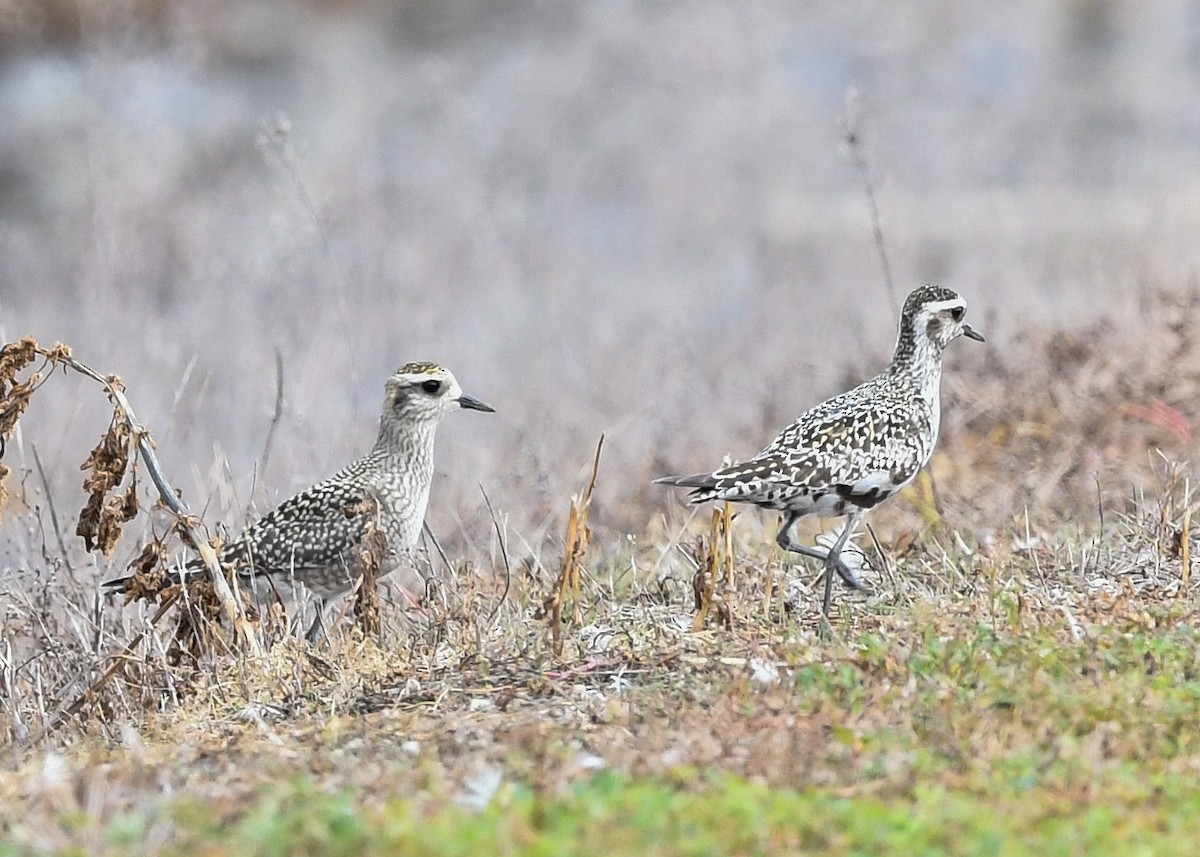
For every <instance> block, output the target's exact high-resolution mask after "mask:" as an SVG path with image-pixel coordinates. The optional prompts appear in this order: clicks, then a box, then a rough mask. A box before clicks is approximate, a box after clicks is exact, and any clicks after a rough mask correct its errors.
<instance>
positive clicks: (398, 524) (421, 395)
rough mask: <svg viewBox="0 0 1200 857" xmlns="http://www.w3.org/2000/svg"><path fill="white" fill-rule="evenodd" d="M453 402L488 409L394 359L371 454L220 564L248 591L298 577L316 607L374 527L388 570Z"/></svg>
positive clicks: (411, 523)
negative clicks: (384, 547)
mask: <svg viewBox="0 0 1200 857" xmlns="http://www.w3.org/2000/svg"><path fill="white" fill-rule="evenodd" d="M459 408H468V409H472V410H477V411H491V410H492V408H491V406H489V405H485V404H484V403H483V402H481V401H479V400H478V399H475V398H472V397H471V396H468V395H466V394H464V393H463V391H462V389H461V388H460V387H459V385H458V382H457V381H456V380H455V378H454V376H453V375H452V374H451V373H450V372H449V371H448V370H447V369H444V368H442V367H441V366H438V365H436V364H434V363H408V364H405V365H404V366H401V367H400V368H399V369H397V370H396V371H395V373H393V374H392V376H391V377H390V378H388V380H387V384H386V385H385V389H384V400H383V409H382V413H381V415H380V418H379V435H378V437H377V439H376V441H375V445H374V446H373V447H372V448H371V450H370V452H368V453H367V454H366V455H364V456H363V457H362V458H360V459H358V460H357V461H355V462H354V463H353V464H351V465H349V466H348V467H346V468H344V469H342V470H339V471H338V472H337V473H335V474H334V475H333V476H331V477H330V478H328V479H326V480H325V481H323V482H318V483H317V484H316V485H313V486H312V487H310V488H307V489H305V490H304V491H301V492H300V493H299V494H296V495H295V496H293V497H291V498H290V499H288V500H285V501H284V502H283V503H281V504H280V505H279V506H277V507H276V508H275V509H273V510H272V511H270V512H269V513H267V514H266V515H264V516H263V517H262V518H260V519H259V520H258V521H256V522H255V523H253V524H251V525H250V526H249V527H247V528H246V530H245V531H244V532H243V533H242V534H241V535H240V536H238V537H237V538H236V539H233V540H231V541H230V542H228V543H227V544H225V545H224V547H223V548H222V549H221V552H220V554H219V559H220V562H221V564H222V565H232V566H233V567H234V568H236V569H237V571H238V574H239V577H240V579H241V580H242V582H243V584H244V585H245V586H247V587H250V588H251V589H256V588H261V585H262V584H267V585H269V586H271V587H274V588H276V589H279V588H283V589H285V590H290V589H291V588H292V587H293V585H294V584H299V585H301V586H303V587H305V588H306V589H308V590H309V591H311V592H312V593H313V595H315V596H316V598H317V599H318V601H319V603H320V605H322V606H323V604H324V602H325V600H326V599H328V598H331V597H334V596H337V595H340V594H342V593H344V592H347V591H348V590H349V589H350V588H351V587H352V586H353V585H354V581H355V579H356V577H357V575H358V574H359V571H358V569H357V566H358V561H357V558H358V556H360V554H361V551H362V550H363V540H364V535H365V533H366V530H367V528H368V527H369V526H373V527H377V528H378V530H379V531H380V532H382V534H383V536H384V538H385V540H386V543H387V555H386V558H385V560H384V562H382V563H381V567H380V569H379V571H380V574H387V573H389V572H391V571H393V570H395V568H396V567H397V566H399V565H400V563H401V562H402V561H403V559H404V556H405V554H406V553H407V552H408V551H409V550H410V549H411V548H412V547H413V546H414V545H415V544H416V542H417V539H418V537H419V536H420V534H421V524H422V522H423V521H424V520H425V509H426V506H427V505H428V502H429V486H430V483H431V482H432V480H433V447H434V438H435V435H436V432H437V427H438V424H439V423H440V422H441V420H442V417H443V416H445V415H446V414H447V413H449V412H450V411H453V410H458V409H459ZM201 571H202V569H200V568H199V567H197V566H195V565H193V566H188V567H186V568H184V569H183V570H182V571H180V572H176V573H175V574H173V575H171V576H170V577H169V578H168V579H167V580H166V581H165V583H164V585H173V584H178V583H180V582H181V581H186V580H187V579H188V578H189V577H190V576H192V575H193V574H196V573H198V572H201ZM131 580H132V578H130V577H124V578H120V579H118V580H112V581H108V582H107V583H106V584H105V586H107V587H109V588H111V589H116V590H120V591H123V590H125V589H126V588H127V587H128V585H129V582H130V581H131ZM321 612H322V609H321V606H319V607H318V612H317V619H316V621H315V622H314V623H313V625H312V627H311V628H310V630H309V636H310V637H313V636H315V635H316V634H317V633H319V631H320V621H321Z"/></svg>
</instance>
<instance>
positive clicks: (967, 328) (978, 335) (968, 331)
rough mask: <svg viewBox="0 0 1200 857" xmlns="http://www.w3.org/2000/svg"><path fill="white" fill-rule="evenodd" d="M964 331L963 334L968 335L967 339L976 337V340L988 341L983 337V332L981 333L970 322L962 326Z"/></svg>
mask: <svg viewBox="0 0 1200 857" xmlns="http://www.w3.org/2000/svg"><path fill="white" fill-rule="evenodd" d="M962 332H963V336H965V337H967V339H974V340H975V341H976V342H986V341H987V340H986V339H984V338H983V334H982V333H979V332H978V331H976V330H975V329H974V328H973V327H971V325H969V324H964V325H963V326H962Z"/></svg>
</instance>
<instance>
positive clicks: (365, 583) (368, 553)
mask: <svg viewBox="0 0 1200 857" xmlns="http://www.w3.org/2000/svg"><path fill="white" fill-rule="evenodd" d="M346 515H347V517H354V516H356V515H369V517H368V519H367V523H366V526H365V527H364V528H363V535H362V543H361V544H360V545H359V547H358V551H359V554H358V565H359V568H360V569H361V571H360V572H359V575H358V580H357V582H356V586H357V592H356V593H355V599H354V614H355V615H356V616H357V617H358V622H359V625H360V626H361V627H362V631H363V636H364V637H373V638H378V637H379V631H380V629H381V627H382V624H383V623H382V621H381V619H380V606H379V570H380V567H381V566H382V564H383V560H384V558H385V557H386V556H387V550H388V545H387V536H386V535H385V534H384V532H383V528H382V527H381V526H379V504H378V502H377V501H376V500H375V499H373V498H371V497H365V498H363V500H362V501H361V502H359V503H357V504H355V505H354V506H351V507H350V508H348V509H347V510H346ZM317 609H318V610H319V609H321V607H320V606H318V608H317Z"/></svg>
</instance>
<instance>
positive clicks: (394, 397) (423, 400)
mask: <svg viewBox="0 0 1200 857" xmlns="http://www.w3.org/2000/svg"><path fill="white" fill-rule="evenodd" d="M383 404H384V415H385V418H387V417H388V416H390V417H394V418H401V419H405V420H413V421H417V422H428V421H433V422H436V421H437V420H440V419H441V418H442V417H443V416H444V415H445V414H448V413H449V412H450V411H456V410H458V409H460V408H465V409H467V410H473V411H488V412H494V410H495V409H494V408H493V407H492V406H491V405H487V404H484V403H483V402H481V401H479V399H476V398H474V397H473V396H468V395H467V394H466V393H464V392H463V391H462V388H461V387H460V386H458V381H457V380H455V378H454V375H453V374H451V372H450V370H449V369H446V368H443V367H442V366H439V365H437V364H436V363H405V364H404V365H403V366H401V367H400V368H399V369H397V370H396V371H395V372H393V373H392V375H391V377H390V378H388V380H387V385H386V387H385V389H384V403H383Z"/></svg>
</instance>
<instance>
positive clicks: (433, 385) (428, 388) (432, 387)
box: [421, 379, 442, 395]
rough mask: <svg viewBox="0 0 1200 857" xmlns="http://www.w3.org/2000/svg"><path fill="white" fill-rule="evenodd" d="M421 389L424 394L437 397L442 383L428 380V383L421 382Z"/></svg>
mask: <svg viewBox="0 0 1200 857" xmlns="http://www.w3.org/2000/svg"><path fill="white" fill-rule="evenodd" d="M421 389H422V390H424V391H425V392H426V393H431V394H433V395H437V394H438V393H440V392H441V390H442V382H441V381H434V380H433V379H430V380H428V381H422V382H421Z"/></svg>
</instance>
